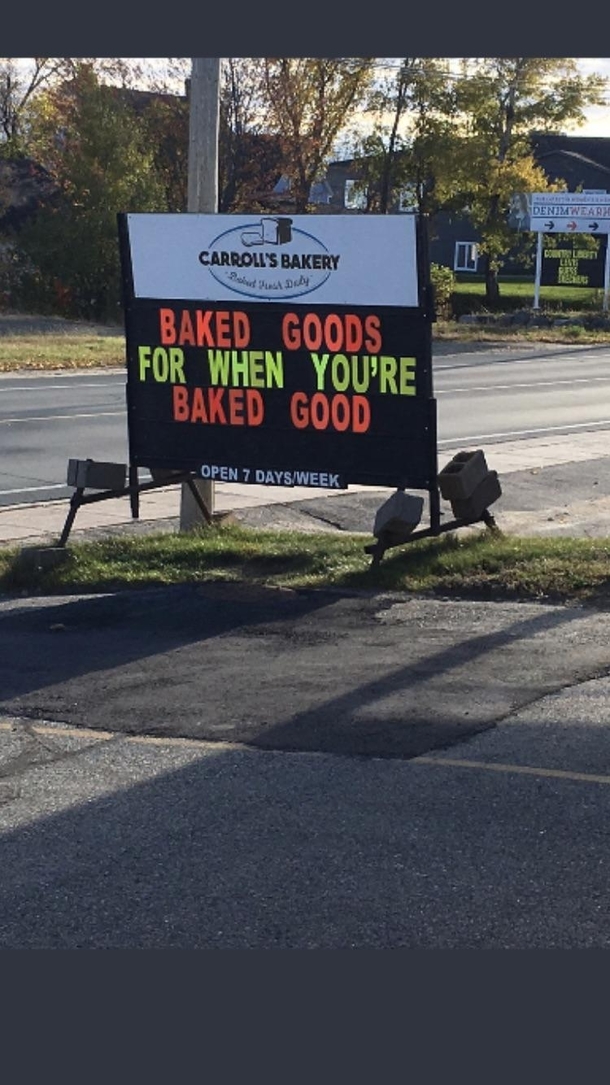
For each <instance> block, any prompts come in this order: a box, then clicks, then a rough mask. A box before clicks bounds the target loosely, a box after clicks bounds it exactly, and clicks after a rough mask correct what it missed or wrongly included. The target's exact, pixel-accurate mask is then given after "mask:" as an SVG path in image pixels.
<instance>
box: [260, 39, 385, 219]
mask: <svg viewBox="0 0 610 1085" xmlns="http://www.w3.org/2000/svg"><path fill="white" fill-rule="evenodd" d="M373 65H374V61H373V60H371V59H366V58H365V59H363V58H359V57H344V58H330V59H321V58H320V59H318V58H311V57H310V58H294V57H289V58H286V57H284V58H279V59H278V58H266V59H265V61H264V79H263V85H262V93H263V95H264V122H265V124H266V127H267V129H268V131H269V132H271V133H273V134H275V135H276V136H277V139H278V141H279V146H280V150H281V156H282V162H283V172H284V173H285V174H286V175H287V176H288V177H289V178H290V185H291V194H292V196H293V205H294V209H295V211H296V212H297V213H299V212H305V211H307V208H308V204H309V193H310V189H311V186H312V184H313V183H314V182H315V181H317V180H319V179H320V177H321V176H322V175H323V173H324V166H325V165H326V162H327V160H328V157H329V155H330V153H331V151H332V147H333V144H334V141H335V139H336V137H337V135H338V133H339V132H340V131H341V130H342V129H343V128H344V126H345V124H346V120H347V118H348V117H349V115H350V111H351V110H352V109H354V108H355V107H356V106H358V105H359V104H360V102H361V101H362V99H363V97H364V94H365V92H366V89H367V87H368V85H369V83H370V80H371V77H372V73H373Z"/></svg>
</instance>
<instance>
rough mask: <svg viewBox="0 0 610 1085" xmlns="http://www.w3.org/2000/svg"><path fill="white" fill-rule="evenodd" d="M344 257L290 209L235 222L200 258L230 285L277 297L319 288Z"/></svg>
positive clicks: (249, 294) (240, 291)
mask: <svg viewBox="0 0 610 1085" xmlns="http://www.w3.org/2000/svg"><path fill="white" fill-rule="evenodd" d="M339 260H340V257H339V256H338V255H337V254H333V253H330V252H329V251H328V249H327V248H326V245H324V244H323V243H322V242H321V241H320V240H319V239H318V238H316V237H314V236H313V234H310V233H308V232H307V231H305V230H300V229H298V228H297V227H295V226H294V224H293V220H292V219H291V218H287V217H286V216H285V215H277V216H275V215H263V216H262V217H261V218H260V219H258V220H254V221H253V222H251V223H248V224H247V225H244V224H243V223H242V224H241V225H240V226H234V227H233V228H232V229H230V230H225V231H224V233H222V234H219V235H218V237H216V238H214V240H213V241H211V242H210V245H209V247H208V248H207V249H203V250H202V252H200V253H199V263H200V264H202V265H203V267H205V268H207V269H208V270H209V272H210V274H211V275H213V276H214V278H215V279H216V280H217V282H219V283H222V285H223V286H225V287H227V288H228V289H229V290H233V291H234V292H235V293H236V294H241V295H245V296H246V297H249V298H268V299H269V300H273V301H276V300H279V299H283V298H296V297H298V296H299V295H301V294H310V293H311V292H312V291H314V290H318V289H319V288H320V287H321V286H322V284H323V283H325V282H326V281H327V280H328V279H329V278H330V276H331V275H332V274H333V272H335V271H336V270H337V268H338V267H339Z"/></svg>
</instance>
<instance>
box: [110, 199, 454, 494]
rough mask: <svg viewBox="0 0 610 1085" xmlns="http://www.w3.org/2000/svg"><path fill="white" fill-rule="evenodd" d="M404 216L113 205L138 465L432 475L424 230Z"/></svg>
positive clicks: (356, 479)
mask: <svg viewBox="0 0 610 1085" xmlns="http://www.w3.org/2000/svg"><path fill="white" fill-rule="evenodd" d="M365 218H366V219H369V220H371V221H369V222H368V224H364V223H362V220H363V219H365ZM392 218H394V216H392V217H390V216H358V217H355V216H354V217H352V216H315V217H314V216H300V217H298V218H297V217H294V218H292V219H290V218H286V217H285V216H282V217H281V218H273V217H272V216H266V217H265V218H263V219H261V218H260V217H259V218H257V217H256V216H234V215H124V214H121V215H119V238H120V247H121V260H122V267H123V279H124V308H125V330H126V343H127V405H128V426H129V447H130V462H131V464H132V466H135V467H148V468H170V469H175V470H186V471H196V472H197V473H198V474H199V475H200V477H202V478H205V479H210V480H214V481H218V482H237V483H253V484H259V485H260V484H262V485H273V486H287V487H291V486H311V487H323V488H330V489H333V488H336V489H343V488H345V487H346V486H348V485H349V484H352V483H356V484H362V485H370V486H384V487H385V486H396V487H401V488H412V489H431V488H432V487H434V486H435V485H436V471H437V463H436V401H435V399H434V397H433V391H432V364H431V322H432V319H433V315H432V312H431V310H430V306H429V298H430V292H429V289H428V281H427V260H426V252H425V235H424V233H423V224H422V222H421V221H420V220H419V218H418V217H417V216H400V218H398V217H395V218H394V224H395V226H394V229H393V230H391V229H388V222H389V223H390V226H391V222H392ZM408 218H410V219H412V220H417V221H413V222H411V223H410V224H408V225H407V224H406V222H404V223H403V225H400V223H401V222H402V220H406V219H408ZM378 219H379V220H383V221H382V222H377V221H375V220H378ZM359 221H360V225H358V223H359ZM392 238H393V240H394V244H393V245H391V246H390V244H389V241H390V240H391V239H392ZM411 248H412V251H411ZM384 275H387V282H385V281H384ZM369 297H370V299H371V300H370V302H369V301H368V298H369Z"/></svg>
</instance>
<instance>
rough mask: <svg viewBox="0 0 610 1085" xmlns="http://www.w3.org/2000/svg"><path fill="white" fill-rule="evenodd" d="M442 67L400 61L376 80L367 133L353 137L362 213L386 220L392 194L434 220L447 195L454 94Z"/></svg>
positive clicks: (434, 61)
mask: <svg viewBox="0 0 610 1085" xmlns="http://www.w3.org/2000/svg"><path fill="white" fill-rule="evenodd" d="M446 76H447V71H446V61H444V60H440V59H434V58H431V57H405V58H403V59H402V60H401V61H400V62H399V64H398V66H397V67H396V68H395V69H394V70H393V71H392V72H391V74H389V75H387V74H385V75H383V76H382V77H381V78H380V79H378V80H376V81H375V83H374V85H373V87H372V89H371V92H370V94H369V95H368V98H367V101H366V104H365V107H364V111H363V112H364V116H365V118H367V119H368V120H369V123H370V130H369V131H368V132H366V133H365V134H364V135H359V136H358V135H357V136H356V137H355V141H354V142H355V155H354V158H355V162H356V164H357V168H358V172H359V175H360V176H359V182H358V187H359V188H360V189H361V191H362V192H363V193H366V197H367V210H368V211H373V212H376V213H379V214H387V212H388V211H389V210H390V209H391V208H392V205H393V204H394V203H395V201H396V197H397V194H399V193H402V194H403V197H404V198H405V199H407V200H408V202H409V203H410V204H411V205H412V206H413V208H414V209H415V210H417V211H420V212H422V213H426V214H428V215H434V213H435V212H436V211H437V210H438V207H439V206H440V205H441V204H442V203H446V202H447V201H448V200H449V199H450V197H451V195H452V193H453V188H452V183H451V181H452V177H453V172H452V169H451V159H452V153H453V144H454V140H455V135H456V133H455V130H454V125H453V117H454V112H455V104H454V94H453V90H452V87H451V85H450V84H449V83H448V82H447V78H446Z"/></svg>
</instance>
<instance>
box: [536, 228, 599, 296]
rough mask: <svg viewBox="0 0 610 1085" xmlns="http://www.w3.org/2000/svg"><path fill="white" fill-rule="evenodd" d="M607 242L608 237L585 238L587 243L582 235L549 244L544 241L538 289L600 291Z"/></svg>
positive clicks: (547, 241) (546, 240) (546, 239)
mask: <svg viewBox="0 0 610 1085" xmlns="http://www.w3.org/2000/svg"><path fill="white" fill-rule="evenodd" d="M607 242H608V236H607V234H605V235H603V236H600V237H593V236H591V237H590V236H589V235H586V243H585V242H584V240H583V235H582V234H580V235H577V236H575V237H570V238H566V239H565V240H564V241H558V240H556V239H553V241H552V242H551V241H549V240H548V238H546V237H545V242H544V243H543V248H542V268H541V272H540V283H541V285H542V286H585V287H596V288H601V287H603V285H604V268H605V263H606V246H607Z"/></svg>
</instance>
